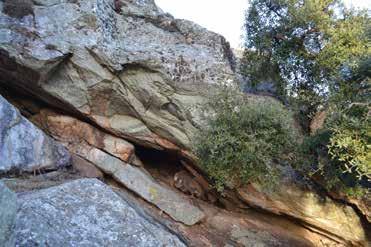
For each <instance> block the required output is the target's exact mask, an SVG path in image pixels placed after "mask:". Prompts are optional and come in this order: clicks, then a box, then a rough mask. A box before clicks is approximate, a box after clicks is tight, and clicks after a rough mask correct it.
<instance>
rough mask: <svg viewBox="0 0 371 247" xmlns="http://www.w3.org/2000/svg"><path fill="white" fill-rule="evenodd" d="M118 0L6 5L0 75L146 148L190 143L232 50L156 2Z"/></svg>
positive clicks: (228, 72)
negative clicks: (202, 104)
mask: <svg viewBox="0 0 371 247" xmlns="http://www.w3.org/2000/svg"><path fill="white" fill-rule="evenodd" d="M116 2H117V1H116ZM118 2H119V3H120V4H119V5H120V6H121V9H118V7H117V4H116V6H115V4H114V1H113V0H84V1H82V0H81V1H68V0H62V1H47V0H45V1H43V0H40V1H37V2H36V3H35V4H33V3H32V1H21V0H16V1H10V0H9V1H8V0H7V1H2V2H0V9H2V12H1V13H0V18H1V28H0V37H1V40H0V72H1V73H0V81H1V83H2V84H3V85H5V86H6V87H13V88H17V90H21V88H22V90H24V91H27V92H29V93H31V94H33V95H35V96H36V97H38V98H40V99H42V100H43V101H46V102H48V103H49V104H51V105H53V106H55V107H58V108H62V109H63V110H68V111H70V112H74V113H76V114H79V115H80V116H81V117H86V118H89V119H90V120H92V121H93V122H95V123H96V124H98V125H99V126H101V127H103V128H105V129H106V130H109V131H111V132H113V133H115V134H116V135H118V136H121V137H125V138H127V139H129V140H132V141H134V142H137V143H140V144H141V145H148V146H151V147H153V148H159V149H160V148H165V149H179V148H183V147H189V144H190V143H189V137H190V135H191V134H192V133H193V131H194V128H195V126H194V122H193V116H192V114H191V111H190V109H189V108H190V107H191V106H192V105H194V104H195V103H197V102H199V101H200V100H201V98H200V95H202V93H204V92H205V88H207V86H208V85H209V84H213V83H216V82H218V81H225V80H228V79H231V78H232V77H233V71H232V67H233V66H232V65H233V61H232V60H233V58H232V55H231V53H230V51H229V46H228V44H227V42H226V41H225V39H224V38H223V37H221V36H219V35H217V34H215V33H212V32H208V31H207V30H205V29H204V28H202V27H200V26H198V25H196V24H194V23H192V22H189V21H185V20H176V19H174V18H172V17H171V16H170V15H168V14H165V13H163V12H162V11H161V10H160V9H158V8H157V7H156V5H155V4H154V1H153V0H146V1H142V0H141V1H139V0H137V1H129V0H121V1H118ZM10 9H12V10H13V11H10ZM14 12H16V13H14Z"/></svg>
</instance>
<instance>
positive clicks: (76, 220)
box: [15, 179, 185, 247]
mask: <svg viewBox="0 0 371 247" xmlns="http://www.w3.org/2000/svg"><path fill="white" fill-rule="evenodd" d="M18 203H19V210H18V213H17V217H16V225H15V239H16V244H17V245H19V246H146V247H147V246H156V247H157V246H185V245H184V244H183V243H182V241H180V240H179V238H178V237H177V236H175V235H173V234H171V233H170V232H168V231H167V230H165V229H164V228H163V227H162V226H160V225H157V224H154V223H152V222H149V221H148V220H146V219H145V218H144V217H143V216H141V215H139V214H138V213H137V212H136V211H135V210H134V209H133V208H132V207H130V206H129V205H128V204H127V203H126V202H125V201H124V200H122V199H121V198H120V197H119V196H118V195H116V194H115V193H114V192H113V191H112V190H111V189H110V188H109V187H108V186H106V185H104V184H103V183H101V182H100V181H99V180H96V179H80V180H75V181H73V182H69V183H66V184H63V185H60V186H57V187H52V188H49V189H45V190H41V191H37V192H31V193H26V194H21V195H19V198H18Z"/></svg>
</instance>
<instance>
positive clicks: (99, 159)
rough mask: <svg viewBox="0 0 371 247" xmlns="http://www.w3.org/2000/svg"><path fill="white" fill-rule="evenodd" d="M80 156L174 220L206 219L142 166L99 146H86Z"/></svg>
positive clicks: (195, 221) (188, 223) (187, 221)
mask: <svg viewBox="0 0 371 247" xmlns="http://www.w3.org/2000/svg"><path fill="white" fill-rule="evenodd" d="M79 155H81V156H83V157H85V158H86V159H87V160H89V161H90V162H92V163H93V164H95V165H96V166H97V167H99V168H100V169H102V170H103V171H104V172H105V173H108V174H111V175H112V176H113V177H114V178H115V179H116V180H117V181H118V182H120V183H121V184H123V185H124V186H125V187H127V188H128V189H130V190H131V191H133V192H135V193H136V194H138V195H139V196H141V197H142V198H143V199H145V200H146V201H148V202H150V203H152V204H154V205H156V206H157V207H158V208H159V209H160V210H162V211H164V212H165V213H167V214H168V215H169V216H170V217H172V218H173V219H174V220H176V221H179V222H182V223H184V224H186V225H194V224H196V223H197V222H199V221H201V220H202V219H203V218H204V216H205V215H204V213H203V212H202V211H201V210H200V209H199V208H197V207H196V206H193V205H192V204H191V203H190V201H189V200H186V199H184V198H183V197H181V196H180V195H179V194H177V193H176V192H174V191H172V190H169V189H167V188H165V187H163V186H161V185H160V184H159V183H158V182H156V180H154V179H153V178H152V177H151V176H150V175H149V174H148V173H146V172H145V171H143V170H142V169H140V168H138V167H136V166H131V165H129V164H126V163H124V162H122V161H121V160H119V159H117V158H115V157H113V156H110V155H108V154H106V153H104V152H102V151H101V150H99V149H96V148H91V147H86V149H85V150H82V149H80V153H79Z"/></svg>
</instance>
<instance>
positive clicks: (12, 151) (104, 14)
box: [0, 0, 370, 246]
mask: <svg viewBox="0 0 371 247" xmlns="http://www.w3.org/2000/svg"><path fill="white" fill-rule="evenodd" d="M231 54H232V53H231V51H230V49H229V45H228V43H227V42H226V41H225V39H224V38H223V37H221V36H219V35H217V34H215V33H212V32H209V31H207V30H205V29H204V28H202V27H200V26H198V25H196V24H194V23H191V22H189V21H186V20H177V19H174V18H173V17H171V16H170V15H169V14H166V13H164V12H162V11H161V10H160V9H159V8H157V6H156V5H155V4H154V1H153V0H118V1H116V0H115V1H114V0H73V1H72V0H33V1H31V0H3V1H0V93H1V94H2V93H3V92H8V91H11V92H16V93H15V94H14V93H13V95H11V97H10V98H12V97H15V98H18V99H15V103H17V104H19V106H21V107H20V108H22V109H25V111H26V112H27V114H28V117H29V118H30V121H32V122H33V123H35V124H36V125H38V126H39V127H40V128H41V129H43V130H44V131H45V132H46V133H47V134H49V135H50V136H51V137H52V138H53V139H54V140H53V139H51V138H50V137H48V136H47V135H45V134H44V133H43V132H42V131H41V130H40V129H37V128H36V127H35V126H34V125H33V124H31V122H29V121H28V120H26V119H25V118H24V117H22V116H21V115H20V113H19V112H18V111H17V110H15V109H14V108H13V107H12V106H11V105H10V104H9V103H8V102H6V100H5V99H3V98H1V97H0V173H1V172H2V171H4V172H8V171H9V170H11V169H15V168H16V169H18V171H34V170H35V169H40V168H51V169H56V168H58V167H64V166H66V165H67V163H69V161H70V160H72V163H73V164H74V167H76V169H78V170H79V171H81V172H83V173H85V175H86V176H88V177H99V178H100V179H102V180H104V179H105V176H106V177H112V178H114V179H115V180H116V181H118V182H119V183H120V184H121V185H123V186H124V187H125V188H127V189H129V190H130V191H132V192H134V193H135V195H136V196H137V197H139V198H142V199H144V200H145V202H146V203H148V204H149V205H154V206H155V208H156V209H158V211H160V212H161V214H160V216H159V217H163V215H162V214H163V213H164V214H165V216H164V217H165V218H166V217H169V221H171V222H172V224H174V225H176V226H177V227H175V229H176V230H179V232H181V233H182V235H183V236H186V237H187V238H188V240H189V242H190V243H193V245H195V246H203V245H204V246H214V245H215V246H217V245H218V244H221V243H222V246H224V245H225V246H228V244H231V245H237V246H238V244H239V245H243V246H254V243H258V244H261V246H313V245H315V246H344V245H359V246H367V245H368V244H369V242H368V238H369V236H367V227H368V226H369V223H368V222H362V218H361V216H360V215H359V214H358V213H357V210H355V208H354V207H351V206H349V205H345V204H344V203H341V202H339V201H336V200H333V199H331V198H330V197H328V196H319V195H318V194H317V193H315V192H314V191H312V190H308V188H302V187H301V186H300V185H297V184H296V182H295V181H294V180H295V179H293V180H291V178H290V179H289V174H287V175H288V177H287V179H288V180H283V181H282V187H280V188H277V191H276V192H275V193H274V194H271V193H268V192H266V191H264V190H262V189H261V188H259V187H258V186H257V185H249V186H247V187H244V188H240V189H238V190H237V195H238V196H239V198H237V199H236V198H234V199H236V200H240V201H239V202H238V203H236V204H235V205H234V208H237V207H238V206H237V205H240V204H244V207H243V208H245V207H246V205H249V206H251V207H255V208H259V209H262V210H264V211H265V212H267V211H268V212H269V213H273V214H277V215H283V216H284V217H287V216H289V219H290V220H287V219H286V218H284V217H281V218H280V217H276V216H274V217H273V216H272V215H270V214H268V216H266V215H264V216H262V214H258V215H255V214H253V215H252V214H249V213H246V211H244V213H241V214H233V215H232V214H230V212H225V211H223V210H221V209H215V208H214V207H213V206H211V205H207V206H205V204H206V202H200V201H198V203H193V202H192V200H190V199H189V198H187V196H185V195H182V194H180V192H177V191H176V190H175V189H174V188H171V187H170V186H168V185H166V184H164V183H162V181H157V180H156V179H155V178H154V177H153V176H151V174H149V172H148V171H147V170H146V169H145V166H144V165H143V162H142V161H141V160H140V158H141V157H140V155H139V154H138V152H137V149H136V146H137V145H140V146H144V147H146V148H149V149H156V150H161V151H171V153H178V154H180V156H183V157H185V156H189V148H190V146H191V141H190V140H191V136H192V135H193V134H194V133H195V131H196V129H197V126H198V124H199V123H197V111H196V110H195V108H194V107H195V105H197V104H199V103H202V102H203V100H204V99H205V98H204V96H205V95H206V94H208V92H209V90H212V88H213V85H214V84H216V83H218V82H225V81H228V80H232V79H234V73H233V69H234V61H233V60H234V59H233V56H232V55H231ZM21 93H22V95H26V97H27V99H31V100H32V101H34V103H41V104H40V105H41V106H40V107H39V106H37V107H33V106H32V107H31V105H29V104H27V103H26V104H25V105H22V104H23V103H24V102H23V101H24V99H20V94H21ZM18 94H19V95H18ZM21 97H23V96H21ZM57 141H58V142H60V143H62V144H63V145H64V146H65V147H67V148H68V150H69V151H70V152H71V153H72V157H73V158H72V159H70V155H69V154H68V152H67V151H66V149H65V148H63V147H62V146H61V145H60V144H58V143H57ZM155 165H159V166H160V165H161V164H155ZM103 173H104V174H105V175H103ZM205 181H206V180H205ZM0 190H1V188H0ZM226 200H227V199H225V198H221V199H220V200H219V203H221V204H222V202H223V201H226ZM18 201H19V202H20V210H19V212H18V216H17V225H16V233H17V241H18V243H20V245H22V243H26V242H27V241H28V240H29V239H31V240H29V241H32V243H35V244H36V243H37V244H42V243H43V242H42V241H44V240H45V241H47V242H48V243H49V242H50V243H55V244H56V245H61V244H62V245H63V244H64V245H69V244H75V243H78V242H79V241H85V240H86V243H87V245H94V244H101V243H104V242H102V241H104V240H105V239H106V238H107V239H110V241H112V242H110V243H112V244H113V245H115V244H116V243H118V242H115V241H121V242H122V241H123V242H125V243H128V245H133V244H134V245H138V246H141V245H143V246H153V245H167V246H182V245H183V242H182V241H180V240H179V239H178V238H177V237H176V236H175V235H172V234H170V233H169V232H167V231H166V230H164V229H163V228H161V227H158V226H157V225H156V224H152V222H148V221H146V220H145V219H143V218H142V217H141V215H138V214H136V213H135V212H133V210H132V209H130V207H128V205H127V204H126V203H125V202H123V201H121V200H119V198H117V196H116V194H115V193H113V192H112V191H111V190H110V189H109V188H107V187H106V186H105V185H103V184H102V183H100V182H99V181H97V180H78V181H75V182H72V183H68V184H64V185H61V186H58V187H54V188H50V189H46V190H43V191H37V192H32V193H27V194H25V195H24V194H20V195H19V200H18ZM199 203H200V205H201V206H200V205H199ZM229 203H230V204H233V202H232V203H231V202H229ZM0 204H1V201H0ZM59 204H61V205H65V206H66V207H60V206H56V205H59ZM354 204H355V205H356V203H354ZM143 205H147V204H144V203H143ZM232 206H233V205H232ZM232 208H233V207H232ZM44 209H45V210H44ZM238 209H239V208H238ZM239 210H240V209H239ZM362 211H363V212H366V213H364V214H365V215H368V214H367V212H369V211H370V210H369V207H368V206H363V207H362ZM0 212H1V209H0ZM44 212H46V214H45V216H46V218H39V217H38V215H39V214H43V213H44ZM55 212H58V213H60V214H61V215H62V216H61V218H58V219H56V218H54V216H53V213H55ZM80 212H82V213H86V214H83V215H80ZM98 212H99V214H98ZM101 212H103V216H104V217H103V219H102V221H99V222H95V219H96V218H99V216H100V215H101V214H100V213H101ZM71 215H72V216H73V217H69V216H71ZM97 215H99V216H97ZM127 215H131V216H130V217H131V218H130V217H129V219H127V217H126V216H127ZM1 216H2V215H0V219H2V218H1ZM67 216H68V217H67ZM146 217H148V216H146ZM67 218H68V220H67V221H66V220H65V219H67ZM292 219H294V220H292ZM54 221H56V222H57V223H58V224H57V225H54V226H55V227H56V228H58V229H62V232H63V236H67V238H66V239H61V238H59V237H60V236H61V234H60V232H59V231H57V230H55V229H54V228H53V229H52V230H53V231H54V232H48V231H45V233H47V234H49V235H45V234H43V229H46V228H47V225H48V224H50V222H54ZM77 221H79V222H80V221H84V222H85V221H86V222H85V223H86V224H84V225H76V224H75V223H76V222H77ZM106 221H107V222H108V221H109V222H111V223H113V225H114V227H115V228H114V229H109V231H107V232H105V231H106V230H107V228H108V227H107V224H106V223H107V222H106ZM363 221H365V219H363ZM366 221H367V220H366ZM130 222H134V223H135V227H133V228H130ZM174 222H175V223H174ZM293 222H295V223H293ZM128 224H129V227H128V228H127V225H128ZM28 226H30V227H28ZM110 226H112V224H110ZM189 226H191V227H189ZM70 229H73V231H76V232H82V233H83V235H82V236H79V235H77V234H76V233H71V231H70ZM148 229H149V230H148ZM73 231H72V232H73ZM94 231H95V232H94ZM123 231H124V232H125V231H127V232H126V233H127V234H126V235H125V236H121V235H120V234H118V232H123ZM148 231H149V232H150V234H149V236H148V237H146V238H142V237H143V236H142V235H143V233H144V232H145V233H146V234H147V233H148ZM100 233H105V234H106V235H102V238H100V239H96V238H95V237H96V235H99V234H100ZM136 233H138V235H135V234H136ZM151 234H152V235H155V237H153V236H152V235H151ZM203 234H204V235H203ZM35 236H36V237H35ZM156 236H157V238H156ZM80 237H83V239H81V238H80ZM0 239H1V238H0ZM89 239H93V240H89ZM25 241H26V242H25ZM63 241H65V242H63ZM89 241H90V242H89ZM121 242H120V243H121ZM79 243H81V242H79ZM195 243H197V244H195ZM27 244H28V243H27ZM259 246H260V245H259Z"/></svg>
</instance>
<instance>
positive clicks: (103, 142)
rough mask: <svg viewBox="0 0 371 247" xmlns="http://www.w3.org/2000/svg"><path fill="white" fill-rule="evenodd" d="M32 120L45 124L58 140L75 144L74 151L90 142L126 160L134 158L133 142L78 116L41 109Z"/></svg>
mask: <svg viewBox="0 0 371 247" xmlns="http://www.w3.org/2000/svg"><path fill="white" fill-rule="evenodd" d="M32 120H33V121H35V122H36V123H38V124H39V125H40V126H43V127H44V129H45V131H47V132H48V133H49V134H50V135H51V136H53V137H54V138H55V139H57V140H58V141H60V142H62V143H65V144H66V145H67V146H73V147H74V148H73V149H72V151H75V152H76V150H75V149H78V148H79V146H80V145H84V144H88V145H90V146H93V147H96V148H99V149H101V150H104V151H105V152H107V153H109V154H111V155H112V156H115V157H117V158H119V159H121V160H122V161H125V162H129V161H131V160H132V159H133V158H134V157H133V156H134V146H133V145H132V144H131V143H129V142H127V141H125V140H124V139H122V138H117V137H115V136H113V135H110V134H106V133H104V132H102V131H101V130H98V129H97V128H95V127H93V126H91V125H90V124H87V123H85V122H82V121H80V120H78V119H76V118H73V117H70V116H66V115H60V114H56V113H55V112H53V111H51V110H41V111H40V113H39V114H38V115H36V116H34V117H33V118H32Z"/></svg>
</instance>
